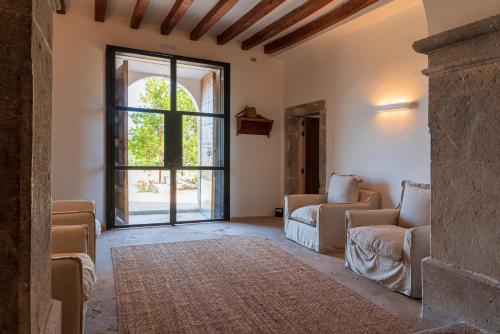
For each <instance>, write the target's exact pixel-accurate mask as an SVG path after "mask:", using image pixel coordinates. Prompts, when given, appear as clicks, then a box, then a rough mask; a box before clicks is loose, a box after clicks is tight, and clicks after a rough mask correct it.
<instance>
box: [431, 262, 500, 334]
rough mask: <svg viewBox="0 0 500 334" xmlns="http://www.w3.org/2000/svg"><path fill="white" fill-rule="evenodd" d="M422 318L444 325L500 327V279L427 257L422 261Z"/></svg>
mask: <svg viewBox="0 0 500 334" xmlns="http://www.w3.org/2000/svg"><path fill="white" fill-rule="evenodd" d="M422 272H423V294H422V295H423V299H422V318H424V319H426V320H429V321H431V322H432V323H436V324H440V325H443V326H445V325H451V324H456V323H467V324H470V325H471V326H474V327H477V328H479V329H481V330H485V331H491V332H496V331H498V329H499V328H500V312H498V310H500V281H498V280H495V279H493V278H491V277H487V276H485V275H482V274H480V273H475V272H471V271H468V270H464V269H461V268H457V267H453V266H451V265H449V264H447V263H444V262H441V261H438V260H435V259H433V258H430V257H428V258H426V259H424V260H423V261H422Z"/></svg>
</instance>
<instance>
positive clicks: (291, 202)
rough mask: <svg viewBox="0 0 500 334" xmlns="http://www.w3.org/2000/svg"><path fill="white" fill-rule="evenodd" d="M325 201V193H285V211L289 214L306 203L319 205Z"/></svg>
mask: <svg viewBox="0 0 500 334" xmlns="http://www.w3.org/2000/svg"><path fill="white" fill-rule="evenodd" d="M325 202H326V194H301V195H285V212H284V214H285V215H287V216H289V215H290V214H291V213H292V212H293V211H294V210H295V209H298V208H301V207H303V206H306V205H319V204H322V203H325Z"/></svg>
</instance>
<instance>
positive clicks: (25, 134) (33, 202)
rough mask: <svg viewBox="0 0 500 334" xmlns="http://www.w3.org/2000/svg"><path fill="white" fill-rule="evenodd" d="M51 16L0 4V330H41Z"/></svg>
mask: <svg viewBox="0 0 500 334" xmlns="http://www.w3.org/2000/svg"><path fill="white" fill-rule="evenodd" d="M51 40H52V11H51V6H50V3H49V1H48V0H34V1H28V0H20V1H11V0H0V73H2V80H1V81H0V101H1V104H2V111H1V112H0V185H1V186H0V199H1V202H2V204H1V205H0V217H2V221H1V222H0V244H1V247H0V282H2V288H1V289H0V300H2V303H0V332H2V333H4V332H5V333H41V332H42V326H43V323H44V321H45V317H46V313H47V311H48V308H49V307H48V306H49V304H50V295H51V291H50V170H51V165H50V161H51V142H50V138H51V128H50V123H51V108H52V106H51V105H52V102H51V95H52V86H51V85H52V50H51V44H50V43H51Z"/></svg>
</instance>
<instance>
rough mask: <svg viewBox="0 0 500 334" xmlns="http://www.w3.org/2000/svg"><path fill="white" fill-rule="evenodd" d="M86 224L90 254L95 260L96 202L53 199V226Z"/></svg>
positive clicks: (96, 232)
mask: <svg viewBox="0 0 500 334" xmlns="http://www.w3.org/2000/svg"><path fill="white" fill-rule="evenodd" d="M74 225H86V226H87V228H88V233H89V238H88V254H89V255H90V257H91V258H92V260H93V261H94V262H95V239H96V235H97V234H98V233H99V232H100V231H96V218H95V211H94V202H92V201H84V200H81V201H52V226H74Z"/></svg>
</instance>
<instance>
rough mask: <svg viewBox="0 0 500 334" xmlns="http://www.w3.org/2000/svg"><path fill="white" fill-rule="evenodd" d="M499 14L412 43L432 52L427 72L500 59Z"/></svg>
mask: <svg viewBox="0 0 500 334" xmlns="http://www.w3.org/2000/svg"><path fill="white" fill-rule="evenodd" d="M499 36H500V14H499V15H495V16H491V17H489V18H486V19H484V20H481V21H478V22H474V23H471V24H468V25H465V26H462V27H458V28H455V29H452V30H449V31H445V32H442V33H440V34H437V35H435V36H430V37H427V38H425V39H422V40H419V41H416V42H414V43H413V49H414V50H415V51H417V52H419V53H424V54H427V55H428V56H429V68H427V69H425V70H423V71H422V72H423V73H424V74H425V75H427V76H438V75H444V74H446V73H449V72H456V71H461V70H465V69H469V68H473V67H477V66H483V65H489V64H493V65H496V64H499V63H500V44H499V43H498V39H499Z"/></svg>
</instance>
